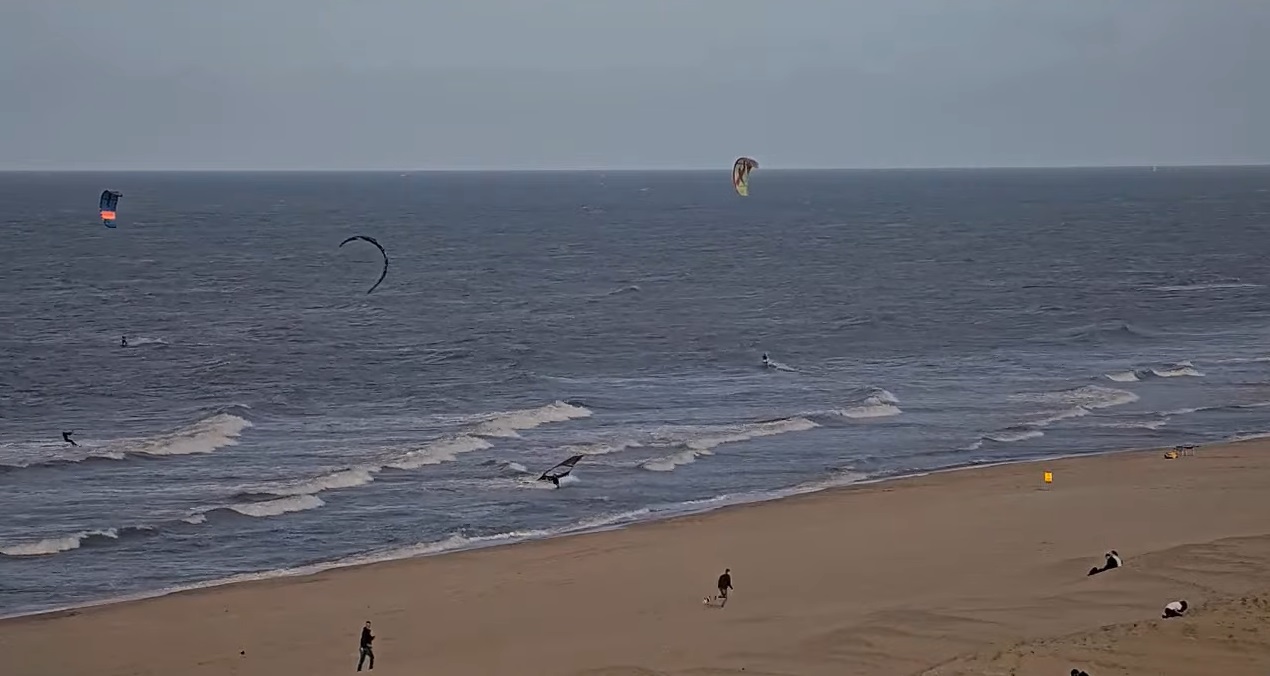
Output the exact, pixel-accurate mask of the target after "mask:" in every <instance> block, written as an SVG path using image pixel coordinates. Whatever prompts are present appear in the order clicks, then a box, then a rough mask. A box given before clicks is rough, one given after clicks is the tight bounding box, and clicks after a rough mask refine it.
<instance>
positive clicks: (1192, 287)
mask: <svg viewBox="0 0 1270 676" xmlns="http://www.w3.org/2000/svg"><path fill="white" fill-rule="evenodd" d="M1260 288H1262V285H1261V284H1250V283H1247V282H1213V283H1209V284H1173V285H1165V286H1153V287H1150V288H1149V290H1150V291H1162V292H1165V293H1182V292H1188V291H1223V290H1231V289H1260Z"/></svg>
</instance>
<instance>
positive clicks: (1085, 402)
mask: <svg viewBox="0 0 1270 676" xmlns="http://www.w3.org/2000/svg"><path fill="white" fill-rule="evenodd" d="M1010 399H1012V400H1014V401H1027V402H1036V403H1060V404H1068V405H1071V406H1080V407H1082V408H1086V409H1102V408H1111V407H1113V406H1123V405H1125V404H1132V403H1133V402H1135V401H1138V399H1139V397H1138V395H1136V394H1134V393H1132V392H1129V391H1127V390H1120V389H1116V388H1114V387H1103V386H1101V385H1085V386H1082V387H1076V388H1072V389H1068V390H1058V391H1055V392H1023V393H1019V394H1014V395H1011V396H1010Z"/></svg>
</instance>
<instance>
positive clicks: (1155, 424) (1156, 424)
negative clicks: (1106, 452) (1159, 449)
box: [1101, 420, 1168, 430]
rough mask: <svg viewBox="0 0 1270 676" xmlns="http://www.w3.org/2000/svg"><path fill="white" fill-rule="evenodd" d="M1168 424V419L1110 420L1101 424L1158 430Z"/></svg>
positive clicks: (1113, 426)
mask: <svg viewBox="0 0 1270 676" xmlns="http://www.w3.org/2000/svg"><path fill="white" fill-rule="evenodd" d="M1167 424H1168V421H1167V420H1147V421H1145V422H1141V421H1140V422H1109V423H1103V424H1102V425H1101V426H1102V427H1112V428H1117V429H1126V430H1158V429H1160V428H1161V427H1164V426H1165V425H1167Z"/></svg>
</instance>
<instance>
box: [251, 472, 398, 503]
mask: <svg viewBox="0 0 1270 676" xmlns="http://www.w3.org/2000/svg"><path fill="white" fill-rule="evenodd" d="M379 469H380V468H379V467H372V466H365V467H353V468H351V469H346V470H341V471H338V472H332V473H330V474H325V475H323V476H320V477H317V478H314V479H308V480H306V481H300V482H297V483H292V484H290V485H286V484H284V485H281V486H273V487H269V488H265V489H261V490H260V491H259V492H261V493H272V494H274V495H279V496H292V495H313V494H315V493H321V492H322V491H329V490H333V489H338V488H353V487H356V486H365V485H366V484H368V483H370V482H372V481H374V480H375V475H374V473H375V472H378V471H379Z"/></svg>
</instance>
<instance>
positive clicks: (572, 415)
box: [470, 401, 591, 438]
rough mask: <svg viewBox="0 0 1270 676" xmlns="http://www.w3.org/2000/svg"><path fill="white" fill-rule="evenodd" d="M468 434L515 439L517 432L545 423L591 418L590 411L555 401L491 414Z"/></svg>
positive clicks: (517, 435)
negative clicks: (536, 406)
mask: <svg viewBox="0 0 1270 676" xmlns="http://www.w3.org/2000/svg"><path fill="white" fill-rule="evenodd" d="M484 417H485V419H484V420H483V421H482V422H480V423H478V424H477V425H476V426H475V428H474V429H473V430H472V431H471V432H470V434H472V435H474V436H478V437H500V438H516V437H519V436H520V434H519V432H522V431H524V430H531V429H534V428H535V427H539V426H541V425H546V424H547V423H556V422H566V421H569V420H575V419H577V418H589V417H591V410H590V409H587V408H584V407H582V406H574V405H573V404H569V403H566V402H563V401H557V402H554V403H551V404H547V405H546V406H540V407H538V408H531V409H524V410H520V411H505V412H501V413H491V414H488V415H486V416H484Z"/></svg>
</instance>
